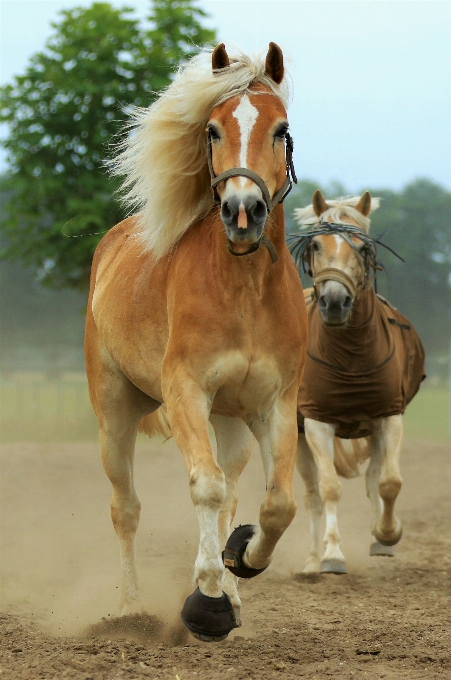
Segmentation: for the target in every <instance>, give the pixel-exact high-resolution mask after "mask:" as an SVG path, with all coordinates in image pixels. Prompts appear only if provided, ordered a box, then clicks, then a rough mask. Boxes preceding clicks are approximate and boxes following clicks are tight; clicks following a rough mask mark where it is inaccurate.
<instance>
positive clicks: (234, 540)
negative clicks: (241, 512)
mask: <svg viewBox="0 0 451 680" xmlns="http://www.w3.org/2000/svg"><path fill="white" fill-rule="evenodd" d="M256 528H257V527H256V526H255V525H254V524H240V526H239V527H237V528H236V529H234V530H233V531H232V533H231V534H230V536H229V540H228V541H227V543H226V547H225V550H224V552H223V553H222V561H223V562H224V566H226V567H227V569H230V571H231V572H232V574H235V576H239V577H240V578H252V577H253V576H257V574H261V573H262V571H265V569H266V567H263V569H253V568H252V567H246V565H245V564H244V562H243V555H244V553H245V551H246V548H247V544H248V543H249V541H250V540H251V538H252V536H253V535H254V533H255V529H256Z"/></svg>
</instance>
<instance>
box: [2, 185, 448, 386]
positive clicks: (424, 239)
mask: <svg viewBox="0 0 451 680" xmlns="http://www.w3.org/2000/svg"><path fill="white" fill-rule="evenodd" d="M316 188H320V189H321V190H322V191H323V192H324V195H325V196H326V197H328V198H336V197H338V196H341V195H347V194H348V192H347V191H346V189H345V188H344V187H342V186H341V185H339V184H334V185H332V186H318V184H317V183H315V182H311V181H300V182H299V184H298V186H297V187H295V188H294V190H293V192H292V194H291V195H290V196H289V197H288V199H287V202H286V206H285V209H286V218H287V228H288V230H290V231H293V230H296V226H295V224H294V222H293V219H292V212H293V209H294V208H295V207H300V206H305V205H307V204H309V203H311V196H312V194H313V191H314V190H315V189H316ZM370 191H371V193H372V195H373V196H379V197H381V198H382V199H383V200H382V201H381V207H380V208H379V210H378V211H376V212H375V213H374V215H373V217H372V226H371V229H372V233H373V234H374V235H377V234H381V233H382V232H386V233H385V235H384V237H383V241H384V242H385V243H387V245H389V246H390V247H391V248H393V249H394V250H395V251H396V252H397V253H398V254H399V255H401V256H402V257H403V258H404V259H405V263H403V262H401V261H399V260H398V259H396V258H395V257H394V256H393V255H392V254H391V253H390V252H388V251H385V250H384V249H383V248H380V249H379V256H380V259H381V260H382V262H383V263H384V265H385V268H386V272H385V273H384V272H382V273H379V274H378V290H379V292H380V293H381V294H382V295H385V296H386V297H388V298H389V299H390V300H391V302H392V303H393V304H395V305H396V306H397V307H398V308H399V309H400V310H401V311H402V312H403V313H404V314H405V315H406V316H407V317H409V319H410V320H411V321H412V323H413V324H414V325H415V327H416V328H417V329H418V331H419V333H420V336H421V338H422V340H423V343H424V345H425V348H426V352H427V355H428V373H429V376H430V378H431V379H432V380H431V381H433V382H442V381H443V382H444V381H445V380H446V377H447V374H448V361H449V343H450V339H451V285H450V283H451V193H450V192H448V191H446V190H445V189H444V188H442V187H440V186H438V185H437V184H434V183H433V182H431V181H429V180H416V181H414V182H412V183H411V184H409V185H407V186H406V187H405V188H404V189H403V190H402V191H399V192H395V191H392V190H388V189H384V190H377V189H376V190H371V188H370ZM303 281H304V285H306V286H308V285H310V280H309V277H308V276H306V275H303ZM0 285H1V291H2V312H1V359H0V367H1V370H2V372H3V373H9V372H13V371H14V372H16V371H42V370H43V371H46V372H47V373H48V372H53V373H55V372H56V373H58V372H64V371H77V370H83V353H82V343H83V326H84V309H85V305H86V293H80V292H78V291H74V290H60V291H58V290H52V289H49V288H46V287H43V286H42V285H41V283H40V282H39V280H38V278H37V275H36V273H35V271H33V270H30V269H25V268H24V267H22V266H21V265H19V264H7V263H1V265H0Z"/></svg>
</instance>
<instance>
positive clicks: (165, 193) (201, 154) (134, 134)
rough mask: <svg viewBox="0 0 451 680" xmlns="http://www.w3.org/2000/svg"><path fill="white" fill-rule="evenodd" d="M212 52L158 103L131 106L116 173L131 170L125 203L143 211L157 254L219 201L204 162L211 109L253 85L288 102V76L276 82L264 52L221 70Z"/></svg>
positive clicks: (141, 229)
mask: <svg viewBox="0 0 451 680" xmlns="http://www.w3.org/2000/svg"><path fill="white" fill-rule="evenodd" d="M209 59H210V55H209V54H207V55H206V54H201V55H199V56H198V57H196V58H194V59H193V60H191V61H190V62H189V63H188V64H187V65H186V66H185V67H183V68H181V69H180V71H179V72H178V74H177V76H176V78H175V80H174V82H173V83H171V85H170V86H169V87H168V88H167V89H166V90H165V91H164V92H163V93H162V94H161V95H160V97H159V98H158V99H157V101H156V102H155V103H154V104H152V106H150V107H149V108H139V107H136V108H134V109H133V110H132V123H131V124H130V126H129V127H130V130H129V134H128V135H127V137H126V138H125V139H124V141H123V142H122V143H121V144H120V145H119V151H120V153H119V154H118V156H117V158H116V160H115V162H114V166H113V167H114V169H113V172H114V174H117V175H123V176H124V177H125V178H124V180H123V183H122V189H123V192H124V201H125V203H126V204H127V205H128V206H129V207H130V208H131V209H133V210H136V211H137V212H139V213H140V214H139V218H138V222H137V225H136V226H137V233H140V234H141V237H142V242H143V243H144V244H145V247H146V248H147V249H148V250H150V249H151V250H152V252H153V254H154V257H155V258H156V259H159V258H160V257H163V256H164V255H166V254H167V253H168V252H169V250H170V249H171V247H172V246H173V245H174V244H175V243H176V242H177V241H178V239H179V238H180V237H181V235H182V234H183V233H184V232H185V231H186V230H187V229H188V228H189V226H190V225H191V224H192V223H193V222H195V221H196V220H197V219H200V218H201V217H204V216H205V215H207V214H208V213H209V211H210V210H211V209H212V207H213V197H212V193H211V191H210V190H209V186H210V175H209V172H208V168H207V165H206V163H205V158H206V143H207V138H206V134H205V126H206V124H207V121H208V117H209V115H210V113H211V111H212V109H213V108H215V107H216V106H218V105H219V104H221V103H222V102H224V101H226V100H227V99H230V98H232V97H234V96H236V95H238V94H241V93H244V92H248V91H250V89H252V93H253V94H256V93H257V92H258V91H259V89H261V90H262V92H264V93H265V94H268V92H270V93H273V94H274V95H275V96H276V97H278V98H279V99H280V100H281V101H282V103H283V104H284V106H286V104H287V99H288V96H289V93H288V87H287V79H286V77H285V78H284V80H283V81H282V83H281V84H280V85H277V84H276V83H275V82H274V81H273V80H272V79H271V78H270V77H268V75H267V74H266V73H265V61H264V59H263V58H261V57H254V58H251V57H248V56H246V55H244V54H238V55H236V56H235V57H232V58H231V60H230V61H231V63H230V66H229V67H228V68H223V69H220V70H217V71H212V70H211V64H210V61H209Z"/></svg>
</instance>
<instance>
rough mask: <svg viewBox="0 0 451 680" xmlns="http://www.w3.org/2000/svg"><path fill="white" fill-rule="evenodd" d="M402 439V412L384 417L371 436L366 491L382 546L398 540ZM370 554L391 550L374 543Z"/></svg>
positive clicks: (375, 535) (374, 525)
mask: <svg viewBox="0 0 451 680" xmlns="http://www.w3.org/2000/svg"><path fill="white" fill-rule="evenodd" d="M402 440H403V425H402V416H401V415H397V416H390V417H388V418H383V419H381V421H380V422H379V423H378V426H377V429H376V430H375V432H374V434H373V435H372V437H371V461H370V464H369V466H368V470H367V473H366V480H367V494H368V497H369V498H370V501H371V504H372V507H373V534H374V537H375V538H376V540H377V541H378V543H379V544H381V545H382V546H392V545H395V544H396V543H398V541H399V540H400V538H401V535H402V527H401V522H400V521H399V519H398V518H397V517H396V516H395V514H394V505H395V501H396V498H397V496H398V494H399V492H400V490H401V485H402V479H401V475H400V472H399V457H400V453H401V446H402ZM371 554H379V555H381V554H391V553H390V551H385V552H384V550H383V549H382V550H379V549H378V548H377V547H375V546H374V545H373V546H372V548H371Z"/></svg>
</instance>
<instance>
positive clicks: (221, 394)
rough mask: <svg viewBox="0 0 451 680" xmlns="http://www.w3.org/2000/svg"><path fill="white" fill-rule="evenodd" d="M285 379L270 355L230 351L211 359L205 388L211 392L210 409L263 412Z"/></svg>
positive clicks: (267, 409) (247, 412)
mask: <svg viewBox="0 0 451 680" xmlns="http://www.w3.org/2000/svg"><path fill="white" fill-rule="evenodd" d="M284 382H285V381H284V376H283V375H282V373H281V370H280V367H279V366H278V365H277V364H276V362H275V361H274V360H273V359H272V358H271V357H267V356H265V355H263V354H261V355H259V354H254V355H252V356H249V355H246V354H245V353H244V352H240V351H233V352H228V353H227V354H226V355H224V356H222V357H221V358H219V359H218V360H216V361H215V362H214V363H213V365H212V366H211V368H210V370H209V371H208V372H207V379H206V384H205V388H206V391H207V392H209V393H210V394H212V395H214V396H213V410H216V411H220V412H224V413H227V414H230V415H232V414H236V415H244V414H260V415H262V416H264V415H265V413H267V412H268V411H270V410H271V408H272V406H273V404H274V402H275V401H276V399H277V396H278V395H279V394H280V392H281V389H282V386H283V383H284Z"/></svg>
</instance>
